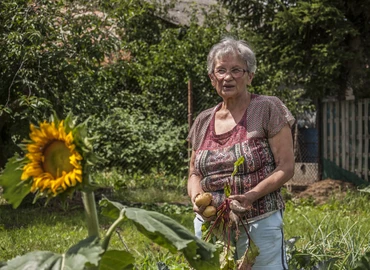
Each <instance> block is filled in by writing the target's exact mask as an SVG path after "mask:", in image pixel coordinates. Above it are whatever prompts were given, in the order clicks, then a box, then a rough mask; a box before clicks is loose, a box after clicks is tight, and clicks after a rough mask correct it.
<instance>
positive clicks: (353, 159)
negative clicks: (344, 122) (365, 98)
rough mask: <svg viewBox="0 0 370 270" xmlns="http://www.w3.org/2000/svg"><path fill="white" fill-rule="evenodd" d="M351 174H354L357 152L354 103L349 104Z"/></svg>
mask: <svg viewBox="0 0 370 270" xmlns="http://www.w3.org/2000/svg"><path fill="white" fill-rule="evenodd" d="M351 126H352V127H351V130H352V136H351V142H352V143H351V145H352V147H351V170H350V171H351V172H353V173H355V172H356V157H357V150H356V142H357V141H356V105H355V103H354V102H351Z"/></svg>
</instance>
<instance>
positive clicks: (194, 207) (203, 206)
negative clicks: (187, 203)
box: [191, 193, 216, 221]
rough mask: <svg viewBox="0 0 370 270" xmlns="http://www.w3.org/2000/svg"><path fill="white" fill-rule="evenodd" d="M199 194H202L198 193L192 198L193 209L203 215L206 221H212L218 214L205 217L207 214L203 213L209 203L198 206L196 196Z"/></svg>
mask: <svg viewBox="0 0 370 270" xmlns="http://www.w3.org/2000/svg"><path fill="white" fill-rule="evenodd" d="M199 195H200V193H198V194H197V195H196V196H194V198H192V199H191V202H192V203H193V211H194V212H195V213H198V214H199V215H201V216H202V218H203V220H204V221H212V220H214V219H216V215H214V216H211V217H205V216H204V215H203V212H204V210H205V209H206V208H207V207H208V206H209V205H202V206H200V207H198V206H197V205H196V204H195V198H196V197H197V196H199ZM210 205H212V204H210Z"/></svg>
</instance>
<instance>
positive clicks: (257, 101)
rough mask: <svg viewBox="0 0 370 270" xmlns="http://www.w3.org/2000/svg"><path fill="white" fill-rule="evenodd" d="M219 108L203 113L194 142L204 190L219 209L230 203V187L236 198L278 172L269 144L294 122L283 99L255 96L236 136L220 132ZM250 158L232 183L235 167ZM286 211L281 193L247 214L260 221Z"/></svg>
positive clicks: (255, 205) (192, 136)
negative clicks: (227, 192)
mask: <svg viewBox="0 0 370 270" xmlns="http://www.w3.org/2000/svg"><path fill="white" fill-rule="evenodd" d="M221 105H222V104H221V103H220V104H218V105H217V106H216V107H214V108H211V109H208V110H205V111H203V112H202V113H200V114H199V115H198V117H197V118H196V119H195V121H194V124H193V126H192V128H191V130H190V132H189V136H188V140H190V142H191V144H192V148H193V150H194V151H196V158H195V164H194V165H195V170H196V173H197V174H199V175H200V176H201V178H202V179H201V186H202V188H203V190H204V191H205V192H211V193H212V195H213V204H214V205H215V206H218V205H220V204H221V203H222V202H223V200H224V199H225V196H224V185H225V183H227V182H229V181H233V183H234V185H233V186H234V190H233V191H232V193H233V194H243V193H245V192H247V191H249V190H251V189H252V188H254V187H255V186H256V185H257V184H258V183H259V182H261V181H263V180H264V179H265V178H266V177H267V176H269V174H271V172H272V171H273V170H274V169H275V168H276V164H275V160H274V156H273V153H272V151H271V149H270V146H269V142H268V139H269V138H272V137H273V136H275V135H276V134H277V133H278V132H279V131H280V130H281V129H282V128H283V127H284V126H285V125H286V124H289V126H290V127H291V126H292V125H293V123H294V121H295V120H294V117H293V116H292V114H291V113H290V111H289V110H288V108H287V107H286V106H285V105H284V104H283V103H282V102H281V100H280V99H278V98H277V97H273V96H263V95H256V94H252V95H251V102H250V104H249V106H248V108H247V109H246V111H245V113H244V116H243V117H242V119H241V120H240V122H239V123H238V124H237V125H236V126H235V127H234V128H233V129H232V130H230V131H228V132H226V133H223V134H216V133H215V126H214V125H215V113H216V112H217V111H218V110H219V109H220V108H221ZM241 156H244V164H242V165H240V166H239V167H238V172H237V174H236V175H235V176H234V177H233V179H231V174H232V173H233V171H234V163H235V162H236V161H237V160H238V159H239V158H240V157H241ZM283 208H284V201H283V199H282V196H281V193H280V189H279V190H277V191H274V192H272V193H270V194H267V195H266V196H264V197H262V198H260V199H258V200H257V201H255V202H254V203H253V207H252V209H251V210H249V211H247V213H246V216H245V217H246V218H247V219H253V220H254V219H258V217H259V216H261V218H262V217H263V216H266V215H268V214H269V213H270V212H272V211H276V210H279V209H283Z"/></svg>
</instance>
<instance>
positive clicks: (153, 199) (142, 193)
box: [0, 174, 370, 270]
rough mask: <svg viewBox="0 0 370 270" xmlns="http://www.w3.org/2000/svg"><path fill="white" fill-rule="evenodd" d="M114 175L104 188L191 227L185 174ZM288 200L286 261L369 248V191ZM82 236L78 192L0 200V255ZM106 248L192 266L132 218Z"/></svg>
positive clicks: (58, 248) (315, 261)
mask: <svg viewBox="0 0 370 270" xmlns="http://www.w3.org/2000/svg"><path fill="white" fill-rule="evenodd" d="M116 176H117V178H118V179H120V181H121V180H122V181H123V182H126V184H125V185H117V183H114V184H112V183H109V182H107V183H106V184H108V185H105V186H106V187H107V186H108V188H109V189H105V190H103V191H102V192H103V193H104V192H105V191H107V193H109V195H110V196H111V197H112V198H113V199H114V200H116V201H120V202H121V203H123V204H128V205H130V204H131V205H134V206H136V207H143V208H145V209H147V210H154V211H157V212H161V213H163V214H166V215H168V216H170V217H172V218H173V219H175V220H177V221H178V222H179V223H181V224H183V225H184V226H185V227H187V228H188V229H189V230H191V231H192V230H193V218H194V213H193V212H192V208H191V206H190V204H189V200H188V198H187V197H186V194H185V192H184V188H183V184H182V179H180V178H177V182H176V179H175V180H174V181H168V179H167V180H166V181H167V182H164V181H161V180H163V179H161V177H164V176H163V175H161V176H160V177H158V175H157V176H156V177H157V178H155V177H154V178H153V175H152V176H150V179H151V181H152V183H151V184H150V185H146V184H145V181H144V180H142V181H141V182H140V181H138V183H141V184H138V185H136V186H135V185H133V184H132V183H133V182H130V184H129V185H127V181H126V179H128V178H124V179H123V178H122V177H121V176H118V174H117V175H116ZM136 177H138V176H136ZM153 179H154V180H153ZM172 180H173V179H172ZM163 183H165V184H163ZM169 183H170V184H169ZM121 184H122V183H121ZM112 190H113V191H112ZM286 205H287V208H286V211H285V216H284V227H285V238H286V239H290V238H293V237H299V240H298V241H297V242H296V243H295V245H294V246H293V248H292V249H291V251H290V253H289V254H288V255H289V256H290V258H291V259H290V269H314V268H313V267H314V266H316V267H317V266H320V265H321V266H322V265H324V268H322V269H343V270H344V269H352V268H353V267H354V265H355V263H356V261H357V260H358V259H359V258H360V257H361V256H362V255H363V254H365V253H366V252H367V251H370V233H369V232H370V222H368V214H367V211H368V209H369V207H370V196H369V195H368V194H366V193H359V192H353V193H349V194H347V196H346V197H345V198H344V199H342V200H334V199H333V200H331V201H330V202H329V203H327V204H325V205H322V206H317V205H314V204H313V202H312V201H311V200H304V201H294V200H290V201H288V202H287V204H286ZM99 220H100V225H101V235H104V234H105V232H106V231H107V229H108V228H109V226H110V225H111V224H112V222H113V220H109V219H108V218H106V217H103V216H99ZM86 237H87V229H86V225H85V217H84V210H83V207H82V204H81V202H80V201H79V200H77V202H76V201H72V202H71V203H70V204H60V203H53V201H52V203H51V204H50V205H49V206H47V207H44V206H42V205H40V204H38V205H30V204H25V206H21V207H19V208H18V209H12V208H11V207H10V206H9V205H0V261H6V260H9V259H11V258H13V257H15V256H17V255H22V254H25V253H27V252H29V251H34V250H50V251H53V252H57V253H64V252H65V251H66V250H67V249H68V248H69V247H71V246H72V245H74V244H76V243H77V242H78V241H79V240H82V239H84V238H86ZM110 248H112V249H128V250H129V251H130V252H131V253H132V254H133V255H134V256H135V258H136V268H137V269H158V268H157V263H158V262H164V263H165V264H166V265H168V266H169V268H170V269H172V270H173V269H189V267H188V264H187V262H186V261H185V259H184V257H183V256H182V255H181V254H180V253H179V254H171V253H169V252H168V251H167V250H166V249H163V248H161V247H160V246H158V245H156V244H154V243H152V242H151V241H149V240H148V239H146V238H145V236H143V235H142V234H141V233H140V232H138V230H137V229H136V227H135V226H134V224H133V223H132V222H131V221H126V222H125V223H123V224H122V226H120V228H119V229H118V230H117V231H116V233H115V234H114V236H113V237H112V240H111V244H110ZM325 263H326V264H325Z"/></svg>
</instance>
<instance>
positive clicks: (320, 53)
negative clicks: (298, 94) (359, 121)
mask: <svg viewBox="0 0 370 270" xmlns="http://www.w3.org/2000/svg"><path fill="white" fill-rule="evenodd" d="M219 2H220V3H223V4H225V6H226V7H227V8H228V9H229V11H230V12H229V15H230V19H231V21H232V22H233V24H234V25H237V26H238V27H239V28H249V29H251V30H252V31H253V32H254V35H253V36H252V41H253V42H254V44H255V45H256V48H255V49H256V51H257V56H259V57H258V59H259V66H260V67H263V69H264V70H263V72H261V73H262V77H264V78H265V79H264V80H262V81H258V80H259V79H258V76H257V77H256V81H255V82H254V85H255V86H256V88H258V87H260V86H263V85H265V84H266V81H270V83H267V85H268V86H269V85H271V84H275V85H277V86H278V88H283V89H284V88H287V90H288V89H293V90H294V89H298V90H299V89H304V90H305V93H306V94H305V96H306V97H310V98H312V99H313V98H317V97H319V98H320V97H325V96H327V95H334V96H339V97H342V98H343V97H344V95H345V91H346V90H347V88H348V87H351V88H352V89H353V90H354V93H355V95H356V96H357V97H365V96H368V93H369V92H368V89H367V88H368V82H369V79H368V78H369V72H370V70H369V68H368V66H369V58H370V57H369V56H370V55H369V52H370V50H369V44H370V43H369V40H370V35H369V33H370V31H369V29H370V28H369V21H370V12H369V10H368V9H367V8H363V7H364V6H366V5H368V1H366V0H364V1H356V2H351V1H345V0H343V1H326V0H315V1H264V2H261V1H256V0H252V1H248V3H245V2H244V1H230V0H219ZM333 25H335V27H333ZM273 89H276V87H275V88H273ZM277 96H279V95H277ZM283 99H284V98H283Z"/></svg>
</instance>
